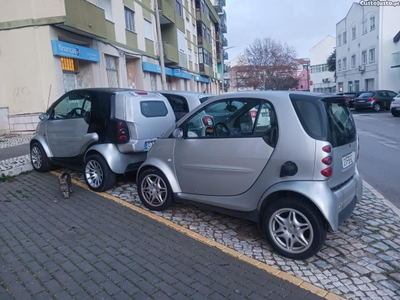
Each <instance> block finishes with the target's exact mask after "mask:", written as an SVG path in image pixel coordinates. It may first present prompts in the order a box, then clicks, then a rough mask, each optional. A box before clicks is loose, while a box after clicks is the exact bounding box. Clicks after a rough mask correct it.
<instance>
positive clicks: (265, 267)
mask: <svg viewBox="0 0 400 300" xmlns="http://www.w3.org/2000/svg"><path fill="white" fill-rule="evenodd" d="M50 173H51V174H53V175H55V176H57V177H59V176H60V175H61V173H59V172H55V171H50ZM71 181H72V183H73V184H75V185H77V186H79V187H81V188H84V189H85V190H88V191H89V192H91V193H94V194H97V195H99V196H101V197H103V198H106V199H108V200H111V201H114V202H116V203H118V204H121V205H122V206H125V207H127V208H129V209H131V210H134V211H136V212H137V213H139V214H141V215H145V216H147V217H149V218H150V219H152V220H155V221H157V222H159V223H162V224H164V225H166V226H168V227H170V228H172V229H175V230H177V231H179V232H181V233H183V234H185V235H187V236H189V237H191V238H193V239H195V240H197V241H199V242H202V243H204V244H206V245H209V246H211V247H214V248H216V249H218V250H220V251H221V252H223V253H225V254H228V255H230V256H233V257H235V258H237V259H239V260H241V261H243V262H246V263H248V264H250V265H252V266H254V267H256V268H259V269H261V270H264V271H266V272H267V273H269V274H272V275H274V276H276V277H279V278H280V279H283V280H285V281H288V282H290V283H292V284H294V285H296V286H298V287H300V288H302V289H304V290H307V291H309V292H311V293H313V294H317V295H318V296H320V297H323V298H326V299H332V300H346V299H345V298H343V297H340V296H339V295H336V294H334V293H332V292H329V291H327V290H324V289H322V288H320V287H317V286H315V285H313V284H311V283H309V282H306V281H304V280H303V279H301V278H299V277H296V276H293V275H291V274H289V273H286V272H284V271H281V270H279V269H277V268H275V267H272V266H270V265H267V264H266V263H263V262H261V261H258V260H256V259H254V258H251V257H248V256H247V255H245V254H243V253H240V252H238V251H236V250H233V249H231V248H228V247H226V246H224V245H222V244H220V243H218V242H215V241H213V240H211V239H209V238H206V237H204V236H202V235H200V234H198V233H196V232H193V231H191V230H190V229H187V228H185V227H182V226H180V225H178V224H175V223H174V222H172V221H170V220H166V219H164V218H163V217H161V216H158V215H156V214H154V213H152V212H150V211H148V210H145V209H143V208H141V207H138V206H136V205H134V204H131V203H128V202H126V201H125V200H122V199H119V198H117V197H115V196H112V195H109V194H107V193H99V192H95V191H92V190H91V189H90V188H89V187H88V186H87V184H84V183H82V182H79V181H78V180H76V179H73V178H71ZM328 296H329V298H328Z"/></svg>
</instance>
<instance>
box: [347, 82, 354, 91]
mask: <svg viewBox="0 0 400 300" xmlns="http://www.w3.org/2000/svg"><path fill="white" fill-rule="evenodd" d="M347 84H348V86H349V88H348V91H349V92H352V91H353V81H349V82H348V83H347Z"/></svg>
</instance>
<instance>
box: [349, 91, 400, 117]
mask: <svg viewBox="0 0 400 300" xmlns="http://www.w3.org/2000/svg"><path fill="white" fill-rule="evenodd" d="M396 95H397V93H395V92H393V91H387V90H379V91H370V92H364V93H362V94H361V95H360V96H359V97H358V98H357V100H356V102H354V108H355V109H356V110H357V111H362V110H363V109H372V110H373V111H375V112H377V111H380V110H381V109H390V104H391V103H392V100H393V98H394V97H396Z"/></svg>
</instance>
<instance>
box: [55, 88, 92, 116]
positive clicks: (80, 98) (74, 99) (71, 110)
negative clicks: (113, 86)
mask: <svg viewBox="0 0 400 300" xmlns="http://www.w3.org/2000/svg"><path fill="white" fill-rule="evenodd" d="M90 109H91V102H90V97H89V95H87V94H84V93H71V94H68V96H66V97H65V98H64V99H62V100H61V101H60V102H59V103H58V104H57V105H56V106H55V107H54V109H53V111H52V112H51V119H53V120H60V119H77V118H84V117H85V116H86V113H87V112H90Z"/></svg>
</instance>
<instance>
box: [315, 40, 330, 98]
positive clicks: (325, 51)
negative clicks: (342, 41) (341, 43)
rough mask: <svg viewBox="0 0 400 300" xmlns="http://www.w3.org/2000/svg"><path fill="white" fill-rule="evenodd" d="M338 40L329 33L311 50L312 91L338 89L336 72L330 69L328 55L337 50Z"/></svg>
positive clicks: (327, 91)
mask: <svg viewBox="0 0 400 300" xmlns="http://www.w3.org/2000/svg"><path fill="white" fill-rule="evenodd" d="M335 46H336V40H335V38H334V37H333V36H330V35H328V36H327V37H326V38H324V39H323V40H322V41H320V42H319V43H318V44H316V45H315V46H314V47H313V48H312V49H311V50H310V65H311V74H310V81H311V83H310V84H311V91H312V92H322V93H334V92H335V91H336V83H335V72H329V71H328V65H327V63H326V61H327V59H328V57H329V56H330V55H331V54H332V52H333V51H334V50H335Z"/></svg>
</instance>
